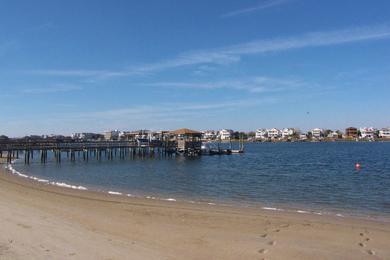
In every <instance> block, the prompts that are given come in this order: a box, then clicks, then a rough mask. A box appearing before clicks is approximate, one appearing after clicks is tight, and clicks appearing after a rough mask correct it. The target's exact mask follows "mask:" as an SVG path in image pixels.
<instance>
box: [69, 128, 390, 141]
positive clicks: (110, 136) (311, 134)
mask: <svg viewBox="0 0 390 260" xmlns="http://www.w3.org/2000/svg"><path fill="white" fill-rule="evenodd" d="M171 133H172V132H171V131H150V130H137V131H119V130H112V131H106V132H104V133H103V134H94V133H78V134H73V135H72V137H73V138H75V139H83V140H91V139H95V140H126V141H132V140H139V139H145V140H149V141H152V140H164V138H165V139H166V138H169V137H170V135H171ZM201 134H202V135H201V139H202V140H209V141H212V140H221V141H227V140H237V139H247V140H251V141H268V140H307V139H315V140H316V139H317V140H320V139H377V138H383V139H390V128H382V129H375V128H373V127H362V128H356V127H348V128H346V129H345V131H344V132H342V131H340V130H329V129H321V128H314V129H312V130H310V131H308V132H301V131H300V130H299V129H296V128H283V129H277V128H270V129H262V128H260V129H257V130H256V131H255V132H238V131H234V130H232V129H222V130H217V131H216V130H207V131H202V132H201Z"/></svg>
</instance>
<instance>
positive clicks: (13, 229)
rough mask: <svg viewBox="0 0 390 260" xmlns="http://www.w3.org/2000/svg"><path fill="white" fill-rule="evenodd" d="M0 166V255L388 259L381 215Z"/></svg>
mask: <svg viewBox="0 0 390 260" xmlns="http://www.w3.org/2000/svg"><path fill="white" fill-rule="evenodd" d="M0 167H1V170H0V212H1V214H0V229H1V231H0V259H316V260H318V259H390V223H389V222H375V221H369V220H359V219H354V218H346V217H344V218H342V217H332V216H319V215H312V214H299V213H287V212H275V211H269V210H260V209H247V208H238V207H223V206H216V205H200V204H191V203H181V202H171V201H155V200H148V199H137V198H128V197H125V196H115V195H109V194H103V193H95V192H91V191H78V190H72V189H66V188H61V187H55V186H51V185H45V184H40V183H37V182H34V181H30V180H28V179H24V178H20V177H16V176H13V175H11V174H9V173H6V171H5V170H4V165H0Z"/></svg>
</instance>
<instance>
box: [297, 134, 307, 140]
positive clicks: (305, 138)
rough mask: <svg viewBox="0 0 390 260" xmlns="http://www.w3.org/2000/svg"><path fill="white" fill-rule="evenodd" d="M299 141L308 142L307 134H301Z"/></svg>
mask: <svg viewBox="0 0 390 260" xmlns="http://www.w3.org/2000/svg"><path fill="white" fill-rule="evenodd" d="M299 139H300V140H302V141H305V140H307V134H305V133H301V134H300V135H299Z"/></svg>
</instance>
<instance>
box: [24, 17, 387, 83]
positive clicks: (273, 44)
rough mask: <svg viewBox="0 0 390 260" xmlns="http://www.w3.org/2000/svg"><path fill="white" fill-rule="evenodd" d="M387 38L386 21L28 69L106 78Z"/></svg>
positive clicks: (50, 74)
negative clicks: (155, 55)
mask: <svg viewBox="0 0 390 260" xmlns="http://www.w3.org/2000/svg"><path fill="white" fill-rule="evenodd" d="M388 38H390V26H389V25H387V24H385V25H380V26H378V25H377V26H366V27H355V28H348V29H344V30H335V31H325V32H311V33H306V34H302V35H298V36H291V37H285V38H271V39H265V40H256V41H251V42H247V43H242V44H238V45H232V46H226V47H222V48H216V49H208V50H198V51H191V52H186V53H182V54H180V55H178V56H177V57H174V58H172V59H167V60H163V61H159V62H155V63H149V64H144V65H139V66H133V67H129V68H125V69H122V70H33V71H28V73H32V74H40V75H48V76H73V77H96V78H99V79H105V78H110V77H123V76H131V75H140V74H148V73H153V72H159V71H163V70H167V69H173V68H178V67H185V66H193V65H229V64H231V63H236V62H239V61H240V60H242V57H244V56H250V55H259V54H265V53H270V52H282V51H289V50H295V49H302V48H309V47H324V46H332V45H340V44H346V43H354V42H360V41H370V40H380V39H388Z"/></svg>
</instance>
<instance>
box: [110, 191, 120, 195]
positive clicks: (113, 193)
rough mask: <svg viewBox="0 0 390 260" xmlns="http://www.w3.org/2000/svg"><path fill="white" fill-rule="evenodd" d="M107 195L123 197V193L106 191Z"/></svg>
mask: <svg viewBox="0 0 390 260" xmlns="http://www.w3.org/2000/svg"><path fill="white" fill-rule="evenodd" d="M108 194H111V195H123V193H121V192H117V191H108Z"/></svg>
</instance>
